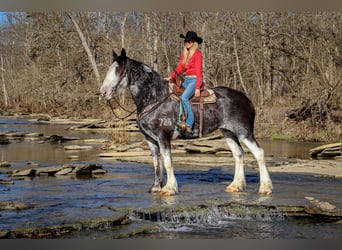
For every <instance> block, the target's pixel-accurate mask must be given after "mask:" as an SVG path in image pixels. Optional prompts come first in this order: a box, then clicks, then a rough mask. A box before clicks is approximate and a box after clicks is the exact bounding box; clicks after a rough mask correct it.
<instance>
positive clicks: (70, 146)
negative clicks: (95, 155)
mask: <svg viewBox="0 0 342 250" xmlns="http://www.w3.org/2000/svg"><path fill="white" fill-rule="evenodd" d="M92 148H93V147H92V146H81V145H69V146H64V150H89V149H92Z"/></svg>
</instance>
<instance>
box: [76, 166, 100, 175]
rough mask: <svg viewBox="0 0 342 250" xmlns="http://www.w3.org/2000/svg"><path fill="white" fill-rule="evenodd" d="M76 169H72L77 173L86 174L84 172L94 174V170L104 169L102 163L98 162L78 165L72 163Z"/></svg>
mask: <svg viewBox="0 0 342 250" xmlns="http://www.w3.org/2000/svg"><path fill="white" fill-rule="evenodd" d="M72 166H73V167H74V169H73V170H72V173H73V174H76V175H84V174H88V175H90V174H92V172H93V171H95V170H97V169H102V166H101V165H98V164H78V165H72Z"/></svg>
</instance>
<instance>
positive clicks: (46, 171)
mask: <svg viewBox="0 0 342 250" xmlns="http://www.w3.org/2000/svg"><path fill="white" fill-rule="evenodd" d="M62 169H63V166H54V167H41V168H37V169H36V175H48V176H53V175H55V174H56V173H57V172H59V171H61V170H62Z"/></svg>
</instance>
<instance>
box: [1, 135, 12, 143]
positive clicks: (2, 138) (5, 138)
mask: <svg viewBox="0 0 342 250" xmlns="http://www.w3.org/2000/svg"><path fill="white" fill-rule="evenodd" d="M6 144H10V141H9V140H8V138H7V137H6V136H5V135H3V134H1V135H0V145H6Z"/></svg>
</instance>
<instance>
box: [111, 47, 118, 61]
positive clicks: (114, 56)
mask: <svg viewBox="0 0 342 250" xmlns="http://www.w3.org/2000/svg"><path fill="white" fill-rule="evenodd" d="M112 54H113V62H114V61H115V59H116V58H118V54H116V53H115V51H114V50H112Z"/></svg>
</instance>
